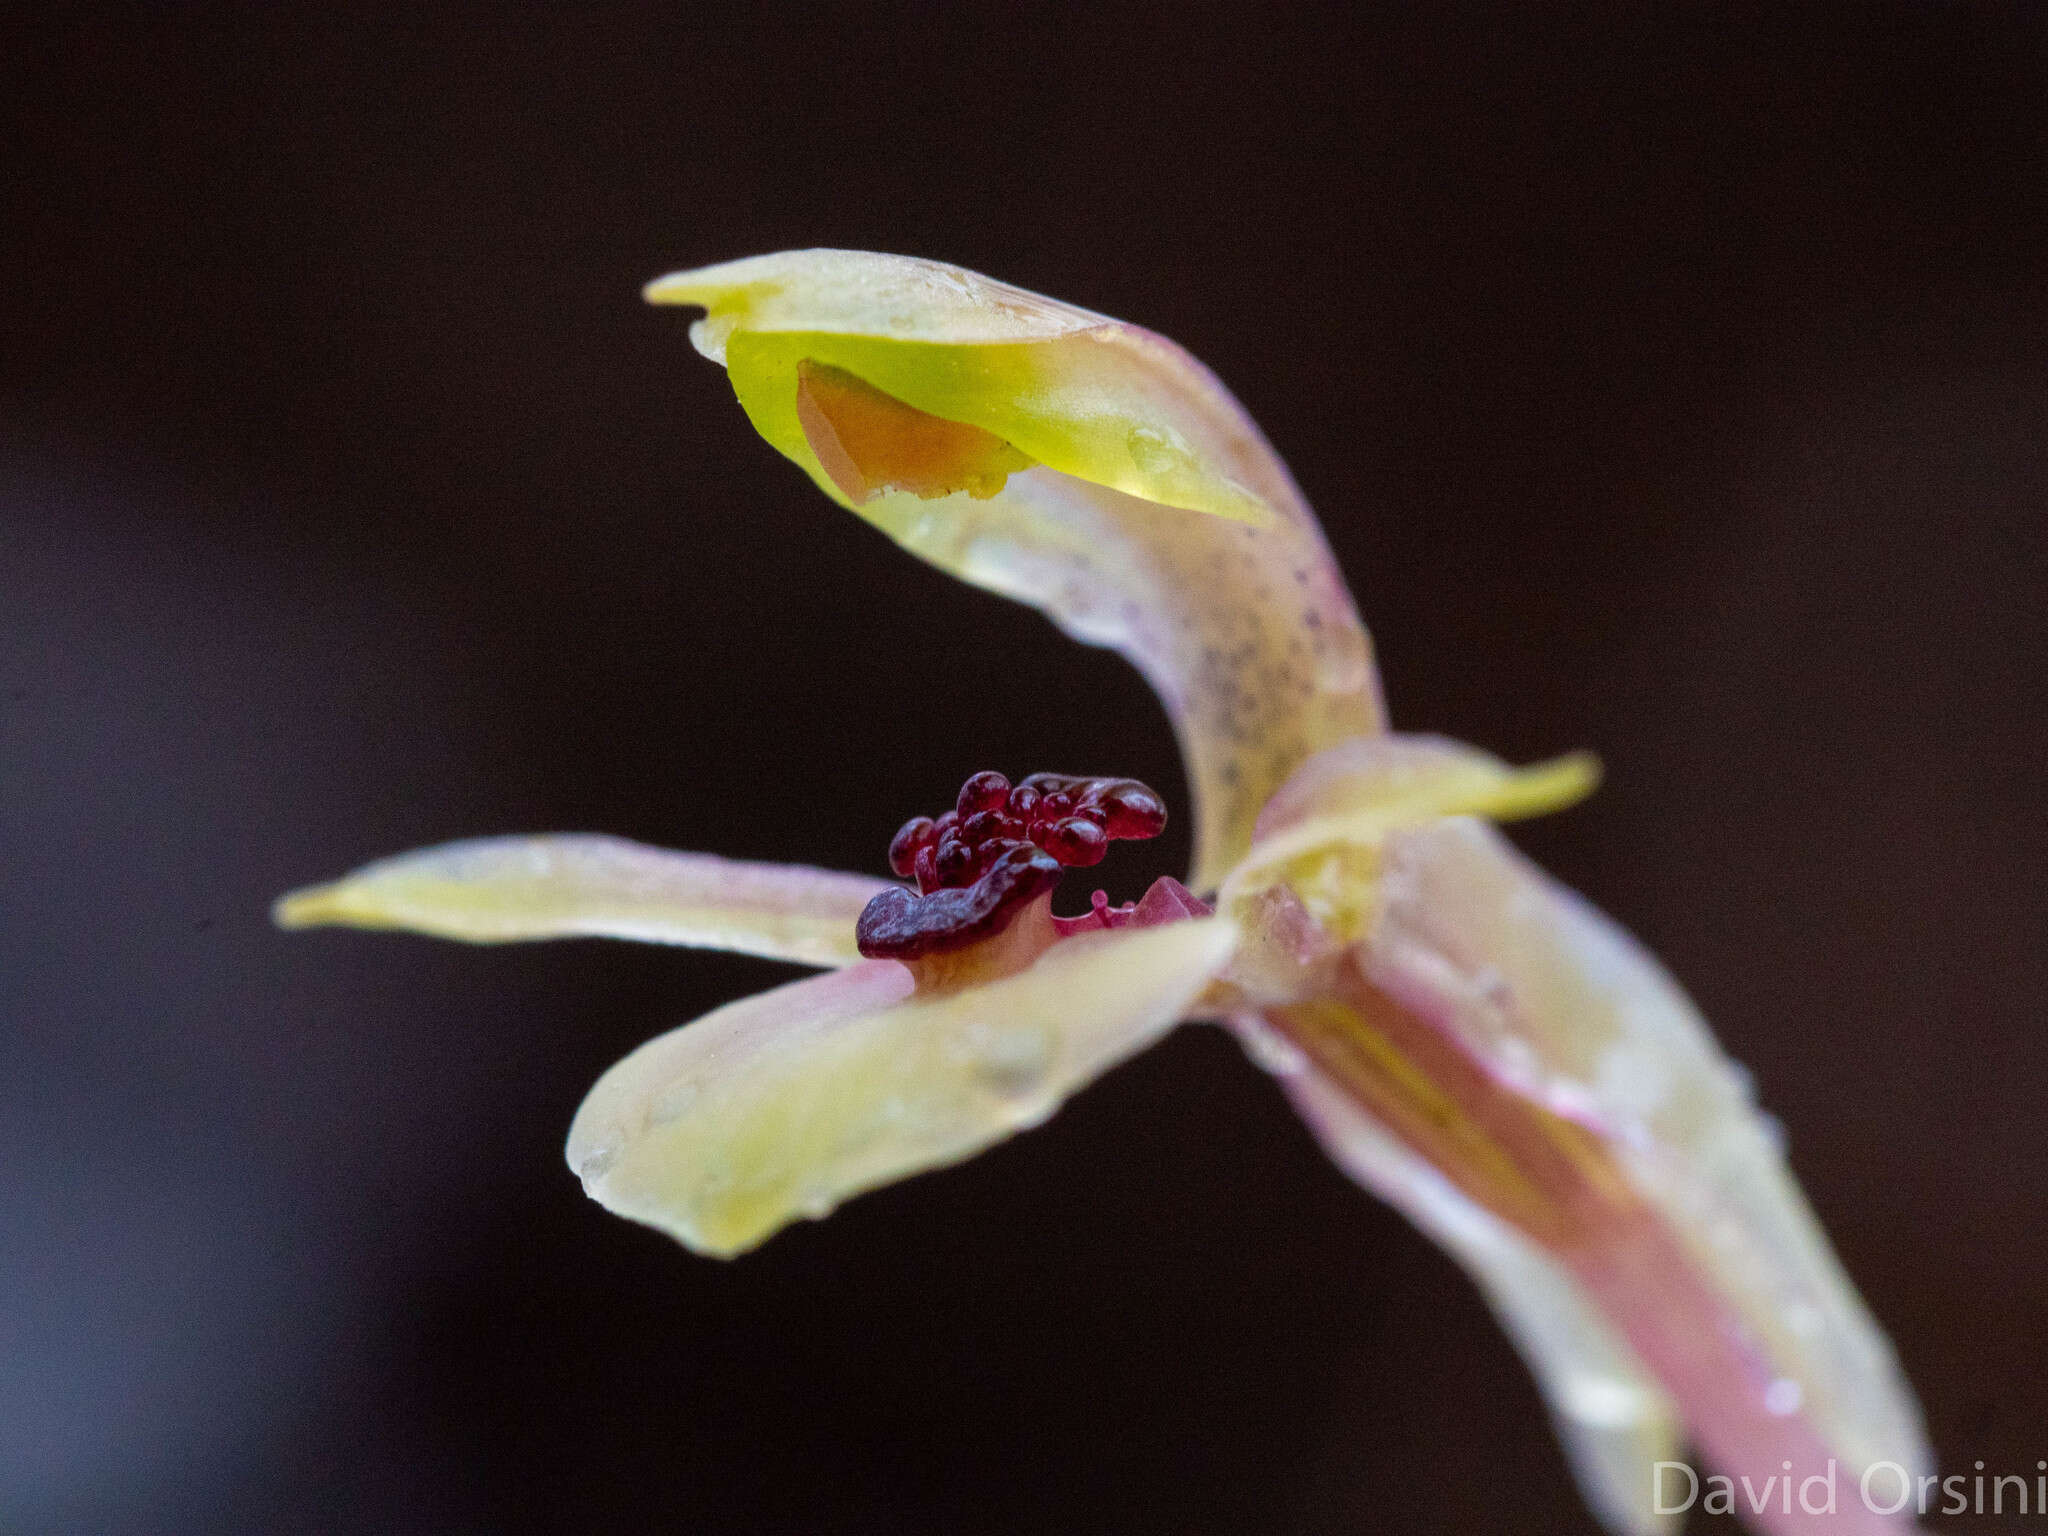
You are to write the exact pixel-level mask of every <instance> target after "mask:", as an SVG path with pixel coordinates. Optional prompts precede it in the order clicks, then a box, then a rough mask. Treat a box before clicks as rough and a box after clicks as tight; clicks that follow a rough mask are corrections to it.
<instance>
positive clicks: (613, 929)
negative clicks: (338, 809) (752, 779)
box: [275, 832, 889, 966]
mask: <svg viewBox="0 0 2048 1536" xmlns="http://www.w3.org/2000/svg"><path fill="white" fill-rule="evenodd" d="M888 885H889V882H887V881H885V880H875V879H870V878H869V877H868V876H866V875H847V874H838V873H835V872H833V871H831V870H824V869H812V868H809V867H807V866H804V865H800V864H757V863H749V862H746V861H744V860H739V859H721V858H717V857H715V856H713V855H711V854H706V853H678V852H675V851H674V850H672V849H667V848H650V847H648V846H647V845H646V844H644V843H634V842H629V841H627V840H626V839H625V838H621V837H606V836H602V835H599V834H594V833H566V832H565V833H554V834H543V835H540V836H531V837H519V836H508V837H478V838H469V839H465V840H464V841H461V842H454V843H441V844H438V845H436V846H434V847H431V848H421V849H417V850H415V851H413V852H411V853H401V854H397V855H394V856H393V857H391V858H387V859H379V860H378V861H377V862H375V863H374V864H366V865H364V866H363V867H362V868H361V869H358V870H356V871H355V872H354V873H352V874H349V875H344V876H343V877H342V878H341V879H339V880H337V881H334V882H332V883H331V884H328V885H321V886H313V887H309V888H308V889H306V890H302V891H294V892H293V893H291V894H290V895H288V896H286V897H284V898H283V899H282V900H280V901H279V902H278V903H277V906H276V908H275V915H276V918H277V921H278V922H279V923H280V924H281V925H283V926H284V927H287V928H309V927H316V926H322V925H340V926H346V927H352V928H403V929H408V930H410V931H412V932H415V933H428V934H433V935H435V936H437V937H440V938H449V939H464V940H467V941H469V942H471V943H477V944H502V943H510V942H513V941H516V940H522V939H560V938H612V939H637V940H640V941H643V942H646V943H652V944H683V945H691V946H694V947H698V948H708V949H728V950H734V951H737V952H739V953H741V954H749V955H762V956H766V957H767V958H769V959H772V960H790V961H795V962H797V963H799V964H803V965H829V966H837V965H851V964H853V963H854V962H855V961H857V960H858V959H860V952H859V950H858V949H857V948H856V946H855V943H854V922H855V920H856V919H857V918H858V917H859V916H860V913H861V909H862V908H863V907H864V906H866V905H867V903H868V902H869V900H871V899H872V898H873V897H874V896H875V894H876V893H877V892H879V891H882V890H884V889H887V888H888Z"/></svg>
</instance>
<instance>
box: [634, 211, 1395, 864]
mask: <svg viewBox="0 0 2048 1536" xmlns="http://www.w3.org/2000/svg"><path fill="white" fill-rule="evenodd" d="M648 297H649V298H650V299H652V300H654V301H655V302H657V303H673V304H690V305H702V306H704V308H705V309H706V311H707V313H706V315H705V317H704V318H703V319H702V320H699V321H698V322H697V323H696V325H695V326H694V327H693V329H692V337H693V339H694V340H695V342H696V344H697V346H698V349H699V350H700V351H701V352H703V353H704V354H705V355H706V356H707V357H710V358H712V359H714V360H715V361H718V362H721V363H723V364H724V365H725V366H726V368H727V371H728V373H729V375H730V377H731V380H732V384H733V388H734V391H735V392H736V393H737V395H738V396H739V399H740V403H741V404H742V406H744V407H745V409H746V411H747V413H748V415H749V417H750V418H751V419H752V421H753V423H754V425H755V427H756V428H757V429H758V430H759V431H760V432H761V434H762V436H764V437H766V438H767V439H768V441H769V442H770V443H772V444H773V445H774V446H775V447H776V448H778V449H780V450H781V451H782V452H783V453H784V454H786V455H787V456H788V457H789V458H790V459H792V460H793V461H795V462H796V463H797V464H798V465H800V466H802V467H803V468H804V470H805V471H806V472H807V473H809V474H810V476H811V478H812V479H813V481H814V482H816V484H817V485H818V486H819V488H820V489H821V490H823V491H824V492H825V493H826V494H827V495H828V496H831V497H832V498H833V499H834V500H835V501H837V502H839V503H840V504H841V505H842V506H847V507H850V508H851V509H852V510H854V511H856V512H857V513H858V514H859V515H860V516H862V517H863V518H865V519H867V520H868V521H869V522H871V523H873V524H875V525H876V526H877V527H879V528H881V529H882V530H883V531H884V532H886V533H887V534H888V535H889V536H890V537H891V538H893V539H895V540H896V541H897V542H898V543H899V544H901V545H903V546H904V547H905V548H906V549H909V550H910V551H912V552H913V553H915V554H917V555H919V556H921V557H922V558H924V559H926V560H928V561H930V562H931V563H933V564H934V565H937V566H938V567H939V568H940V569H942V570H945V571H947V572H949V573H950V574H952V575H954V576H956V577H959V578H960V579H962V580H965V581H968V582H972V583H974V584H975V585H977V586H981V587H984V588H986V589H988V590H990V591H994V592H999V593H1001V594H1003V595H1005V596H1008V597H1012V598H1015V599H1017V600H1019V601H1021V602H1025V603H1029V604H1031V605H1033V606H1035V607H1037V608H1039V609H1041V610H1042V611H1044V612H1045V613H1046V614H1047V615H1048V616H1049V617H1051V618H1052V619H1053V620H1054V621H1055V622H1056V623H1058V624H1059V625H1060V626H1061V628H1063V629H1064V630H1066V632H1067V633H1068V634H1070V635H1072V636H1074V637H1075V638H1077V639H1080V640H1083V641H1085V642H1087V643H1089V644H1094V645H1106V646H1111V647H1114V648H1115V649H1117V650H1119V651H1120V652H1122V653H1123V654H1124V655H1125V656H1126V657H1127V658H1129V659H1130V660H1131V661H1132V662H1133V663H1134V664H1135V665H1136V666H1137V667H1138V668H1139V669H1140V670H1141V671H1142V672H1143V673H1144V674H1145V676H1146V678H1147V679H1148V680H1149V681H1150V682H1151V683H1152V685H1153V687H1154V688H1155V689H1156V690H1157V691H1158V693H1159V695H1160V697H1161V699H1162V700H1163V701H1164V702H1165V704H1166V706H1167V710H1168V713H1169V714H1170V716H1171V717H1172V720H1173V723H1174V726H1175V729H1176V731H1177V733H1178V735H1179V737H1180V741H1181V746H1182V750H1183V755H1184V756H1185V758H1186V760H1187V762H1188V765H1189V778H1190V782H1191V786H1192V789H1193V794H1194V801H1195V806H1194V812H1195V824H1196V825H1195V846H1196V856H1195V870H1194V873H1193V875H1192V877H1191V882H1190V883H1191V884H1193V885H1194V887H1195V888H1196V889H1197V890H1208V889H1213V888H1214V887H1215V886H1216V885H1217V884H1218V883H1219V882H1220V881H1221V879H1222V877H1223V876H1224V874H1225V873H1226V872H1227V871H1228V870H1229V868H1230V867H1231V866H1232V865H1233V864H1234V863H1235V862H1236V861H1237V859H1238V858H1239V857H1240V856H1241V855H1242V854H1243V853H1244V851H1245V849H1246V848H1247V847H1249V845H1250V842H1251V831H1252V824H1253V822H1254V820H1255V819H1256V817H1257V815H1258V811H1259V807H1260V806H1261V805H1262V804H1263V803H1264V801H1265V799H1266V797H1267V796H1268V795H1270V794H1271V793H1272V792H1273V791H1274V790H1275V789H1277V788H1278V787H1279V785H1280V784H1281V783H1282V782H1283V781H1284V780H1285V779H1286V778H1287V777H1288V776H1289V775H1290V774H1291V773H1292V772H1293V771H1294V770H1295V768H1296V767H1298V766H1299V765H1300V764H1301V763H1302V762H1303V761H1304V760H1305V759H1306V758H1308V757H1309V756H1311V755H1312V754H1314V753H1315V752H1317V751H1320V750H1322V749H1323V748H1325V747H1328V746H1331V745H1333V744H1335V743H1336V742H1339V741H1342V740H1344V739H1346V738H1349V737H1352V736H1356V735H1361V734H1369V733H1372V732H1375V731H1377V730H1379V729H1380V728H1381V724H1382V710H1381V704H1380V698H1379V685H1378V680H1377V676H1376V674H1375V672H1374V669H1373V664H1372V655H1371V648H1370V643H1369V642H1368V640H1367V638H1366V634H1365V630H1364V628H1363V626H1362V625H1361V624H1360V623H1359V620H1358V615H1357V612H1356V610H1355V609H1354V608H1353V606H1352V603H1351V598H1350V595H1349V593H1348V592H1347V591H1346V590H1345V587H1344V583H1343V579H1342V577H1341V575H1340V574H1339V572H1338V571H1337V568H1336V566H1335V563H1334V562H1333V561H1332V560H1331V558H1330V553H1329V550H1328V548H1327V547H1326V545H1325V544H1324V542H1323V537H1322V534H1321V531H1320V529H1319V528H1318V527H1317V524H1316V521H1315V517H1314V514H1313V513H1312V512H1311V511H1310V510H1309V508H1308V505H1307V503H1306V502H1305V501H1304V500H1303V499H1302V496H1301V493H1300V491H1299V489H1298V488H1297V487H1296V486H1295V484H1294V482H1293V480H1292V478H1291V477H1290V476H1289V475H1288V473H1287V469H1286V467H1285V465H1283V464H1282V463H1281V462H1280V460H1279V458H1278V456H1277V455H1275V454H1274V452H1273V450H1272V449H1271V448H1270V447H1269V446H1268V445H1267V443H1266V441H1265V439H1264V437H1263V436H1262V435H1261V434H1260V432H1259V430H1258V428H1257V427H1256V426H1255V425H1254V424H1253V423H1252V421H1251V419H1250V418H1249V417H1248V416H1247V415H1246V414H1245V413H1244V411H1243V409H1242V408H1241V407H1240V406H1239V405H1238V403H1237V402H1236V401H1235V400H1234V399H1233V398H1232V397H1231V395H1230V393H1229V392H1228V391H1227V390H1225V389H1224V388H1223V386H1222V385H1221V384H1219V383H1218V382H1217V381H1216V379H1215V377H1214V376H1213V375H1212V374H1210V373H1209V372H1208V370H1207V369H1205V368H1203V367H1202V365H1201V364H1200V363H1198V362H1196V361H1195V360H1194V359H1193V358H1192V357H1190V356H1189V355H1188V354H1187V353H1185V352H1183V351H1182V350H1181V349H1180V348H1179V347H1177V346H1175V345H1174V344H1173V343H1172V342H1170V341H1167V340H1166V339H1165V338H1163V337H1160V336H1156V335H1153V334H1152V333H1150V332H1148V331H1145V330H1142V329H1140V328H1139V327H1136V326H1131V325H1125V324H1123V323H1121V322H1118V321H1115V320H1111V319H1108V318H1107V317H1105V316H1102V315H1097V314H1093V313H1091V312H1089V311H1087V310H1082V309H1077V308H1075V307H1073V306H1071V305H1066V304H1061V303H1059V302H1058V301H1056V300H1052V299H1047V298H1044V297H1042V296H1040V295H1037V294H1032V293H1028V292H1026V291H1024V290H1022V289H1018V288H1012V287H1010V286H1009V285H1007V284H1004V283H999V282H996V281H994V280H992V279H989V278H985V277H982V276H980V275H978V274H976V273H972V272H967V271H964V270H963V269H961V268H957V267H949V266H946V265H943V264H941V263H938V262H929V261H919V260H915V259H913V258H909V257H900V256H882V255H874V254H870V253H867V252H858V251H791V252H784V253H781V254H779V255H774V256H761V257H754V258H751V259H749V260H746V261H738V262H731V263H727V264H726V265H723V266H718V267H709V268H705V269H703V270H700V271H696V272H684V273H678V274H675V275H674V276H671V277H666V278H663V279H661V280H659V281H658V282H655V283H653V284H650V285H649V287H648ZM877 396H878V397H879V401H878V400H877V399H876V398H875V397H877ZM920 422H922V423H923V424H924V425H923V427H922V429H920V426H919V423H920ZM963 428H965V429H970V430H967V431H962V430H961V429H963ZM949 466H950V467H949Z"/></svg>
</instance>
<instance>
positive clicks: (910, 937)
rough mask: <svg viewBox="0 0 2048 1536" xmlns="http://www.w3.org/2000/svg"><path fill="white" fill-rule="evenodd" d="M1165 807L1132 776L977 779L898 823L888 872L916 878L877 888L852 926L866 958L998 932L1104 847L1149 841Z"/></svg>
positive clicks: (930, 949)
mask: <svg viewBox="0 0 2048 1536" xmlns="http://www.w3.org/2000/svg"><path fill="white" fill-rule="evenodd" d="M1165 827H1166V803H1165V802H1164V801H1163V800H1161V799H1160V798H1159V796H1158V795H1157V794H1155V793H1154V792H1153V791H1152V790H1150V789H1148V788H1147V787H1146V786H1145V785H1143V784H1140V783H1139V782H1138V781H1137V780H1136V779H1118V778H1089V777H1082V776H1077V775H1072V774H1058V773H1034V774H1033V775H1031V777H1030V778H1028V779H1025V780H1024V781H1023V782H1022V783H1021V784H1018V785H1016V786H1015V787H1014V788H1013V787H1012V786H1011V784H1010V781H1009V780H1008V779H1006V778H1005V777H1003V775H1001V774H1000V773H993V772H985V773H977V774H975V775H974V777H973V778H971V779H969V780H968V781H967V782H966V783H965V784H963V785H962V786H961V787H960V795H959V799H958V800H957V801H956V803H955V804H954V807H953V809H952V810H950V811H947V812H946V813H945V814H944V815H942V816H938V817H936V818H934V817H930V816H916V817H913V818H911V819H910V820H909V821H907V822H905V823H904V824H903V826H902V828H901V830H899V831H898V832H897V834H896V836H895V838H894V839H893V840H891V842H890V844H889V867H890V868H891V869H892V870H894V871H895V872H896V873H897V874H898V875H900V876H903V877H904V878H906V879H910V878H914V879H915V880H916V881H917V889H916V890H915V891H911V890H907V889H905V888H903V887H901V886H896V887H893V888H891V889H889V890H886V891H883V892H882V893H880V894H879V895H877V896H876V897H875V898H874V899H873V900H872V901H870V902H869V903H868V904H867V907H866V909H865V910H864V911H862V913H861V915H860V921H859V922H858V923H857V924H856V925H855V929H854V937H855V940H856V942H857V943H858V944H859V946H860V952H861V953H862V954H863V955H866V956H867V957H868V958H869V959H873V960H914V959H917V958H919V957H921V956H924V955H931V954H937V953H940V952H942V951H945V950H949V949H956V948H959V947H960V946H962V945H965V944H971V943H973V942H975V941H976V940H978V939H984V938H987V937H989V936H991V935H993V934H997V933H1001V932H1002V931H1003V930H1004V929H1005V928H1007V927H1008V926H1009V924H1010V920H1011V919H1012V918H1014V917H1015V916H1016V915H1017V913H1018V912H1019V911H1021V910H1022V909H1023V907H1024V906H1025V905H1026V904H1027V903H1029V902H1031V901H1033V900H1035V899H1037V898H1038V897H1040V896H1043V895H1044V894H1046V893H1047V892H1048V891H1050V890H1052V888H1053V887H1054V886H1056V885H1058V884H1059V882H1060V877H1061V875H1063V874H1064V873H1065V872H1066V871H1067V870H1068V869H1070V868H1085V867H1088V866H1091V865H1095V864H1099V863H1101V862H1102V858H1103V855H1104V854H1106V853H1107V852H1108V851H1109V845H1110V844H1111V843H1112V842H1120V841H1133V840H1142V839H1145V838H1151V837H1157V836H1158V835H1159V834H1160V832H1161V831H1163V830H1164V829H1165Z"/></svg>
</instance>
